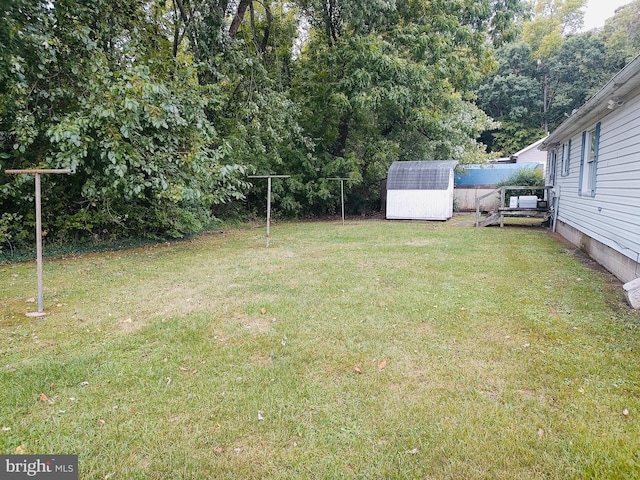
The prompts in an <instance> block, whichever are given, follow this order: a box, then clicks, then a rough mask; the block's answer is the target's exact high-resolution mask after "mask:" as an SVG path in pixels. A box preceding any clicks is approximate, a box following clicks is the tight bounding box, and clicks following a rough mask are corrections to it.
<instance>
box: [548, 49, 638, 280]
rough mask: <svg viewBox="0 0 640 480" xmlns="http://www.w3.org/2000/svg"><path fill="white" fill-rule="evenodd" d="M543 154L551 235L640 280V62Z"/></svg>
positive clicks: (554, 136) (553, 137)
mask: <svg viewBox="0 0 640 480" xmlns="http://www.w3.org/2000/svg"><path fill="white" fill-rule="evenodd" d="M540 149H541V150H544V151H546V152H547V162H548V163H547V180H546V181H547V184H548V185H550V186H552V187H553V189H552V191H553V195H554V197H555V198H554V199H553V202H554V206H555V207H556V209H555V211H554V218H555V221H554V228H555V229H556V230H557V231H558V232H559V233H560V234H561V235H562V236H563V237H565V238H566V239H567V240H569V241H570V242H572V243H573V244H575V245H577V246H578V247H580V248H581V249H583V250H584V251H585V252H587V253H588V254H589V255H590V256H591V257H592V258H593V259H594V260H596V261H597V262H598V263H600V264H601V265H603V266H604V267H605V268H607V269H608V270H609V271H610V272H612V273H613V274H614V275H615V276H616V277H618V278H619V279H620V280H621V281H622V282H631V281H634V279H637V278H638V277H640V56H639V57H636V58H635V59H634V60H633V61H631V62H630V63H629V64H628V65H627V66H626V67H625V68H624V69H622V70H621V71H620V72H618V74H616V75H615V76H614V77H613V78H612V79H611V81H609V83H607V84H606V85H605V86H604V87H603V88H602V89H601V90H600V91H599V92H597V93H596V94H595V95H594V96H593V97H592V98H591V99H590V100H589V101H588V102H587V103H585V104H584V105H583V106H582V107H581V108H579V109H578V110H576V111H574V112H573V114H572V115H571V116H570V117H569V118H568V119H567V120H566V121H565V122H564V123H562V125H560V126H559V127H558V128H557V129H556V130H555V131H553V132H552V133H551V134H550V135H549V136H548V137H547V138H546V139H545V140H544V142H542V144H541V146H540ZM635 283H637V282H635ZM625 289H626V285H625Z"/></svg>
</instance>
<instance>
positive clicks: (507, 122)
mask: <svg viewBox="0 0 640 480" xmlns="http://www.w3.org/2000/svg"><path fill="white" fill-rule="evenodd" d="M583 3H584V2H582V0H576V1H569V0H553V1H551V0H541V1H538V2H537V3H536V8H535V15H534V17H533V19H532V20H531V21H525V22H524V27H523V28H524V35H523V40H521V41H519V42H516V43H512V44H507V45H504V46H503V47H501V48H500V49H498V50H497V51H496V59H497V61H498V68H497V69H496V70H495V71H494V72H492V73H491V74H489V75H488V76H487V77H486V78H485V79H484V80H483V81H482V82H481V83H480V85H479V86H478V88H477V94H478V106H479V107H480V108H481V109H482V110H484V111H485V112H486V113H487V114H488V115H490V116H491V117H492V118H494V119H495V120H497V121H499V122H500V123H501V127H500V128H499V129H497V130H495V131H494V132H492V134H491V135H490V137H489V138H487V139H486V141H487V144H488V145H489V148H490V150H491V151H492V152H500V153H502V154H503V155H510V154H513V153H514V152H516V151H518V150H520V149H522V148H523V147H525V146H527V145H528V144H530V143H531V141H533V140H537V139H539V138H541V137H542V136H543V135H544V133H545V132H548V131H551V130H553V129H555V128H556V127H558V126H559V125H560V124H561V123H562V122H563V121H564V120H565V119H566V118H567V116H569V115H571V112H572V111H573V110H574V109H576V108H579V107H580V106H581V105H583V104H584V103H585V102H586V101H587V100H588V99H589V98H590V97H591V96H592V95H593V94H595V93H596V92H597V91H598V90H599V89H600V88H601V87H602V86H603V85H604V84H605V83H606V82H607V81H608V80H609V79H610V78H611V76H613V75H614V74H615V73H616V72H617V71H618V70H619V69H620V68H622V67H623V66H624V64H625V61H628V60H629V59H631V58H633V56H635V54H637V53H639V52H640V43H639V42H636V41H635V40H634V39H635V38H636V37H637V35H636V33H637V31H636V30H637V28H635V27H636V24H637V22H636V21H635V20H638V12H639V10H638V8H637V5H640V2H638V3H637V4H630V5H628V6H626V7H625V8H624V9H620V10H619V11H618V12H617V13H616V15H615V16H614V17H613V18H612V19H610V20H609V21H608V22H607V25H608V26H606V27H605V29H604V30H603V31H602V32H598V31H592V32H586V33H575V32H576V29H577V28H578V27H579V25H580V24H581V21H582V12H581V11H580V9H579V7H580V6H582V4H583ZM634 5H635V7H634ZM634 9H635V10H634ZM634 32H635V33H634ZM634 42H635V45H636V47H635V48H636V50H635V52H634V50H633V48H634V47H633V45H634ZM627 47H629V48H627Z"/></svg>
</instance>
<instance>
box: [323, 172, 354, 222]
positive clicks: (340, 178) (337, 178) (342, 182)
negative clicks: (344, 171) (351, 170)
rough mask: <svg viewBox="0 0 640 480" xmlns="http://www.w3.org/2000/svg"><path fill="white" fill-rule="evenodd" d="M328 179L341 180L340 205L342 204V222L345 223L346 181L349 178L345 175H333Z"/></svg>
mask: <svg viewBox="0 0 640 480" xmlns="http://www.w3.org/2000/svg"><path fill="white" fill-rule="evenodd" d="M327 180H340V205H341V206H342V224H343V225H344V181H345V180H349V179H348V178H344V177H332V178H327Z"/></svg>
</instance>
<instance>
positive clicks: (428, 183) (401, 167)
mask: <svg viewBox="0 0 640 480" xmlns="http://www.w3.org/2000/svg"><path fill="white" fill-rule="evenodd" d="M457 164H458V162H457V161H454V160H449V161H439V160H433V161H415V162H413V161H412V162H393V163H392V164H391V167H389V172H388V175H387V196H386V197H387V198H386V216H387V219H389V220H447V219H449V218H451V217H452V216H453V177H454V169H455V168H456V165H457Z"/></svg>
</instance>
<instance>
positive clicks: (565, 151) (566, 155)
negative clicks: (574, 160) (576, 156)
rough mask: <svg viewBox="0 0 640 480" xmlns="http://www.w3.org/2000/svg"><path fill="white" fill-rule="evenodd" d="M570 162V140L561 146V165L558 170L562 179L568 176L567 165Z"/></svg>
mask: <svg viewBox="0 0 640 480" xmlns="http://www.w3.org/2000/svg"><path fill="white" fill-rule="evenodd" d="M570 161H571V140H569V141H568V142H567V143H564V144H562V165H561V167H560V168H561V169H560V174H561V175H562V176H563V177H566V176H567V175H569V172H570V170H569V163H570Z"/></svg>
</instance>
